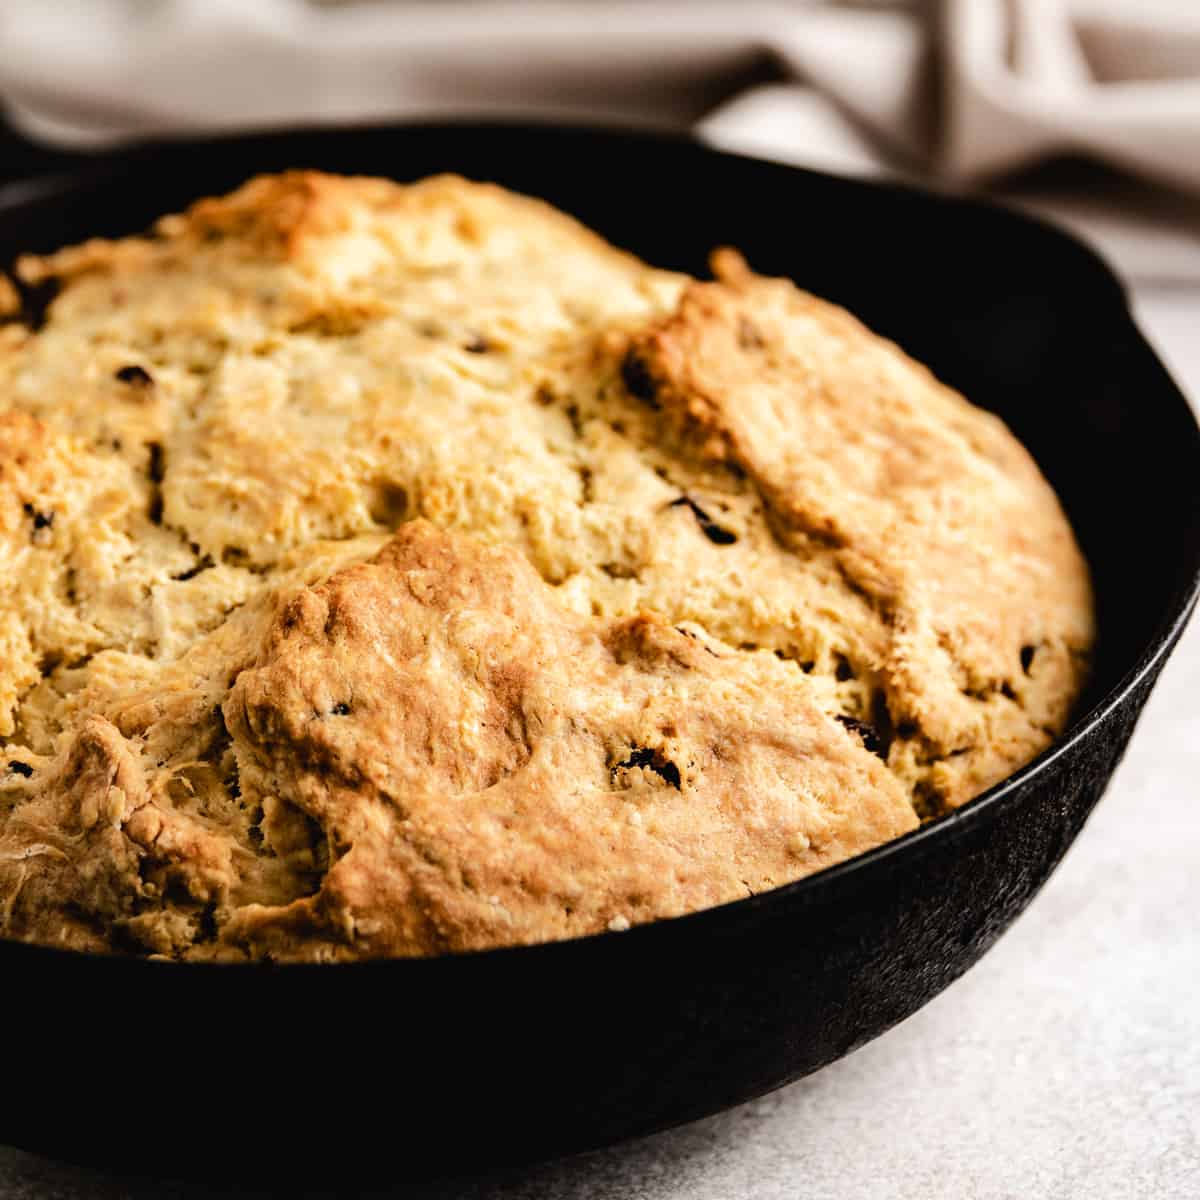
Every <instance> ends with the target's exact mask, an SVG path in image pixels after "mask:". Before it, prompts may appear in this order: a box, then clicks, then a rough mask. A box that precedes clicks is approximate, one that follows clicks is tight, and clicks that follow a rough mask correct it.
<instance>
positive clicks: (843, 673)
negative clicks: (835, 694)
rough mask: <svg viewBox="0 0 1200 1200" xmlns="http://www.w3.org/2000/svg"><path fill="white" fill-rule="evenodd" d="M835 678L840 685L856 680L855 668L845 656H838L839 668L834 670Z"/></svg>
mask: <svg viewBox="0 0 1200 1200" xmlns="http://www.w3.org/2000/svg"><path fill="white" fill-rule="evenodd" d="M833 674H834V678H835V679H836V680H837V681H838V683H845V682H846V681H847V680H848V679H856V678H857V676H856V675H855V674H854V668H853V667H852V666H851V665H850V660H849V659H848V658H847V657H846V656H845V655H844V654H839V655H838V656H837V666H836V667H835V668H834V672H833Z"/></svg>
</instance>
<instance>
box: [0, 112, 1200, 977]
mask: <svg viewBox="0 0 1200 1200" xmlns="http://www.w3.org/2000/svg"><path fill="white" fill-rule="evenodd" d="M439 131H447V132H449V131H453V132H456V133H465V132H470V131H476V132H479V133H488V134H491V135H496V136H504V135H506V134H511V135H515V136H522V135H526V136H527V135H530V134H534V135H537V134H542V135H545V134H551V135H555V134H565V135H572V134H582V135H585V136H593V137H596V136H598V137H599V138H601V139H602V140H604V141H617V140H631V139H632V140H639V141H642V142H658V143H661V144H665V145H669V146H671V147H673V148H674V149H676V150H689V151H693V152H699V153H701V154H702V155H703V156H705V157H707V158H711V159H712V160H714V161H716V162H718V163H719V162H722V161H733V162H741V163H753V164H755V165H756V166H758V167H764V166H765V167H767V168H768V169H773V170H777V171H780V172H782V173H788V174H795V175H801V176H809V177H813V178H819V179H829V178H831V177H832V178H836V179H837V180H838V181H839V182H842V183H846V184H849V185H851V186H854V187H859V188H866V189H870V190H872V191H875V192H876V193H878V194H879V195H880V196H883V195H885V194H887V193H891V194H894V195H897V194H898V195H902V196H905V197H907V198H908V199H910V200H918V201H933V202H935V203H941V204H948V205H951V206H953V207H955V208H957V209H960V210H962V209H967V210H974V211H976V212H980V213H990V214H992V215H993V216H994V215H996V214H1001V215H1002V216H1003V218H1004V219H1006V220H1008V221H1011V222H1014V223H1017V224H1023V225H1026V226H1027V227H1031V228H1036V229H1038V230H1039V231H1040V232H1041V234H1042V236H1050V237H1052V238H1055V239H1057V240H1059V241H1060V242H1066V243H1070V245H1071V246H1072V248H1073V250H1074V251H1075V252H1076V253H1077V254H1079V255H1080V256H1081V257H1082V259H1083V260H1085V261H1087V262H1088V263H1089V265H1090V267H1091V268H1092V270H1094V271H1095V272H1096V273H1097V275H1098V276H1099V277H1100V278H1101V279H1102V280H1104V282H1105V283H1106V284H1107V285H1109V287H1110V288H1111V290H1112V292H1113V299H1114V302H1115V303H1119V304H1120V305H1121V309H1122V311H1121V314H1120V315H1121V316H1122V317H1123V318H1124V320H1125V322H1127V324H1128V326H1129V330H1130V331H1131V332H1132V333H1133V335H1134V337H1135V339H1136V342H1137V344H1138V348H1139V350H1141V351H1143V352H1144V353H1146V354H1147V355H1148V356H1150V357H1151V358H1152V359H1153V360H1154V361H1155V362H1156V363H1159V365H1160V366H1162V364H1161V361H1160V360H1159V358H1158V355H1157V353H1156V352H1155V351H1154V349H1153V347H1152V346H1151V345H1150V344H1149V342H1148V341H1147V340H1146V337H1145V335H1144V334H1143V332H1142V329H1141V327H1140V325H1139V324H1138V323H1137V321H1136V320H1135V319H1134V316H1133V312H1132V310H1131V308H1130V305H1129V300H1128V294H1127V292H1126V289H1125V287H1124V284H1123V283H1122V282H1121V280H1120V279H1119V278H1118V276H1117V275H1116V273H1115V271H1114V270H1113V268H1112V267H1111V266H1110V265H1109V264H1108V263H1107V262H1106V261H1105V259H1104V258H1103V257H1102V256H1101V255H1100V254H1099V253H1098V252H1097V251H1096V250H1094V249H1093V248H1092V247H1091V246H1089V245H1088V244H1087V243H1086V242H1084V241H1082V240H1081V239H1080V238H1078V237H1076V236H1075V235H1074V234H1072V233H1069V232H1068V231H1067V230H1065V229H1063V228H1061V227H1060V226H1058V225H1056V224H1054V223H1052V222H1050V221H1048V220H1045V219H1043V218H1040V217H1036V216H1032V215H1030V214H1028V213H1025V212H1019V211H1017V210H1014V209H1012V208H1010V207H1007V206H1004V205H1000V204H997V203H995V202H992V201H989V200H986V199H980V198H976V197H964V196H953V195H948V194H946V193H944V192H939V191H936V190H932V189H929V188H925V187H921V186H918V185H914V184H910V183H905V182H896V181H892V180H888V181H876V180H866V179H859V178H855V177H853V176H831V173H829V172H824V171H819V170H814V169H811V168H807V167H800V166H793V165H790V164H783V163H778V162H772V161H771V160H766V159H761V158H756V157H754V156H752V155H747V154H739V153H736V152H732V151H728V150H723V149H719V148H717V147H714V146H712V145H710V144H708V143H707V142H705V141H703V140H702V139H700V138H698V137H695V136H693V135H691V134H687V133H680V132H676V131H672V130H668V129H664V128H659V127H656V126H653V125H650V126H644V127H643V126H639V127H636V128H620V127H617V126H613V125H608V124H605V123H603V122H590V121H586V120H579V121H572V122H564V121H555V120H546V121H539V120H530V119H521V120H509V119H505V118H503V117H501V118H495V117H492V116H482V117H481V116H476V115H471V114H465V115H463V116H461V117H451V118H447V119H444V120H422V121H412V122H405V121H400V122H397V121H381V122H369V123H360V124H354V125H349V126H346V125H317V126H306V127H284V128H266V129H258V130H244V131H240V132H237V133H233V134H223V135H200V136H197V137H195V138H190V137H185V138H174V139H170V140H163V141H158V140H151V141H145V142H140V143H138V144H136V145H134V146H132V147H131V148H128V149H125V150H119V151H116V152H113V153H108V154H101V155H98V156H95V157H91V156H89V157H87V158H84V159H82V160H81V162H80V169H78V170H70V169H68V170H61V169H60V170H57V171H55V172H53V173H52V174H50V175H47V176H41V177H37V178H33V179H25V180H17V181H14V182H11V183H5V184H0V213H3V212H4V211H5V210H6V209H8V208H10V207H14V206H23V205H26V204H28V203H30V202H31V201H35V200H36V199H37V198H38V196H39V195H48V194H55V193H59V194H61V193H63V192H70V191H77V190H79V189H80V188H81V187H86V186H87V184H88V183H89V182H92V181H96V182H99V181H101V180H103V179H105V178H107V177H109V176H111V175H112V174H113V173H114V172H118V171H120V170H122V169H129V168H130V167H136V166H137V164H138V162H139V160H140V159H144V158H147V157H148V156H150V155H153V154H154V152H155V150H156V149H161V148H174V149H180V148H186V147H189V146H193V147H201V146H209V147H219V146H220V145H221V144H222V143H226V144H230V143H235V142H236V143H246V142H254V141H264V142H285V141H287V140H290V139H299V138H306V137H311V138H318V139H319V138H325V137H336V136H337V135H338V134H339V133H345V132H353V133H367V134H370V133H379V134H386V133H388V132H394V133H398V134H401V135H403V134H404V133H418V134H422V133H423V134H436V133H437V132H439ZM1114 315H1116V314H1114ZM1162 369H1163V374H1164V377H1165V379H1166V381H1167V382H1168V383H1169V384H1170V386H1171V390H1172V391H1173V392H1174V394H1175V400H1176V401H1177V402H1178V403H1179V404H1180V405H1182V406H1183V408H1184V411H1185V413H1186V415H1187V417H1188V426H1189V435H1190V437H1191V440H1192V442H1193V445H1194V448H1195V451H1196V455H1197V459H1198V460H1200V423H1198V422H1197V417H1196V414H1195V413H1194V412H1193V410H1192V408H1191V406H1190V405H1189V404H1188V402H1187V400H1186V398H1185V396H1184V394H1183V392H1182V390H1181V389H1180V387H1179V385H1178V384H1177V383H1176V382H1175V380H1174V378H1173V376H1171V375H1170V373H1169V372H1168V371H1167V370H1166V368H1165V367H1163V368H1162ZM1198 601H1200V545H1198V546H1197V548H1196V551H1195V553H1194V555H1193V562H1192V563H1191V566H1190V571H1189V572H1188V581H1187V582H1186V583H1184V584H1181V585H1177V586H1176V588H1175V589H1174V591H1173V592H1172V594H1171V595H1170V596H1169V597H1168V599H1167V603H1166V605H1165V609H1166V613H1167V615H1166V616H1165V617H1164V618H1163V619H1162V620H1161V621H1160V622H1159V623H1158V625H1157V626H1156V627H1155V629H1154V631H1153V633H1152V634H1151V636H1150V638H1149V640H1148V641H1147V643H1146V644H1145V645H1144V647H1143V649H1142V651H1141V653H1140V655H1139V656H1138V657H1137V659H1136V660H1135V661H1134V662H1133V664H1132V665H1131V666H1130V667H1129V668H1128V669H1127V670H1126V671H1125V673H1124V674H1123V675H1122V676H1121V677H1120V679H1119V680H1118V681H1117V682H1116V683H1115V684H1114V685H1113V686H1112V687H1111V688H1110V689H1109V690H1108V691H1107V692H1106V693H1105V694H1104V695H1102V696H1100V697H1098V698H1097V699H1096V700H1095V701H1094V702H1093V703H1092V705H1091V707H1090V708H1088V709H1087V710H1086V711H1085V712H1083V713H1082V714H1079V715H1078V716H1075V717H1073V718H1072V720H1071V722H1070V724H1069V726H1068V728H1067V731H1066V732H1065V733H1064V734H1063V736H1062V737H1061V738H1059V739H1058V740H1057V741H1056V742H1054V743H1053V744H1052V745H1050V746H1048V747H1047V748H1046V749H1045V750H1043V751H1042V752H1041V753H1040V754H1039V755H1037V757H1035V758H1033V759H1031V760H1030V761H1029V762H1028V763H1026V764H1025V765H1024V766H1023V767H1021V768H1020V770H1018V771H1016V772H1014V773H1013V774H1012V775H1009V776H1008V777H1006V778H1005V779H1002V780H1001V781H1000V782H999V783H997V784H994V785H993V786H992V787H990V788H988V789H987V790H986V791H985V792H982V793H981V794H980V795H978V796H976V797H975V798H974V799H972V800H970V801H968V802H967V803H966V804H964V805H963V806H962V807H961V808H959V809H956V810H955V811H953V812H951V813H947V814H945V815H944V816H941V817H938V818H936V819H935V820H933V821H930V822H928V823H927V824H924V825H921V826H919V827H918V828H917V829H915V830H912V831H911V832H909V833H906V834H904V835H902V836H901V837H899V838H895V839H893V840H891V841H889V842H884V843H883V844H882V845H880V846H876V847H875V848H874V849H872V850H868V851H867V852H865V853H863V854H859V855H856V856H855V857H853V858H850V859H847V860H845V861H844V862H841V863H837V864H835V865H834V866H832V867H827V868H825V869H824V870H822V871H818V872H816V873H815V874H813V875H807V876H805V877H804V878H802V879H797V880H794V881H793V882H791V883H786V884H783V885H781V886H780V887H777V888H771V889H769V890H767V891H763V892H757V893H755V894H754V895H752V896H744V897H741V898H739V899H737V900H730V901H727V902H726V903H724V904H718V905H713V906H712V907H710V908H705V909H700V910H699V911H697V912H692V913H685V914H683V915H681V916H678V917H669V918H661V919H658V920H654V921H648V922H646V923H645V924H642V925H635V926H633V927H632V928H631V929H629V930H626V931H623V932H620V933H611V932H607V931H606V932H600V933H592V934H585V935H582V936H579V937H574V938H563V939H558V940H555V941H549V942H538V943H532V944H527V945H516V946H499V947H493V948H491V949H483V950H469V951H459V952H455V953H451V954H440V955H432V956H428V957H419V958H379V959H367V960H363V961H358V962H341V963H306V962H176V961H173V960H156V959H151V958H140V957H135V956H122V955H112V954H102V953H99V952H96V951H81V950H66V949H60V948H58V947H54V946H44V945H37V944H33V943H27V942H21V941H17V940H15V939H11V938H0V954H3V953H5V952H8V953H12V952H14V951H15V952H18V953H21V954H22V955H26V956H29V957H30V958H32V959H39V958H40V959H42V960H43V961H46V960H56V961H58V962H60V963H63V964H65V963H67V962H79V963H80V964H82V963H84V962H90V963H94V964H96V965H100V964H104V965H111V966H116V965H117V964H123V966H124V967H127V968H133V967H139V968H142V969H150V970H154V971H156V972H162V971H173V972H178V971H185V972H189V973H193V974H195V973H198V972H200V971H203V972H205V973H206V974H209V975H210V976H211V975H212V974H213V973H216V972H219V973H233V974H243V973H246V972H250V973H253V974H255V975H259V976H262V975H266V974H270V975H272V976H277V975H279V974H281V973H286V974H287V975H290V976H294V977H295V976H302V975H305V976H306V975H310V974H311V973H312V972H313V971H317V972H320V973H321V974H322V976H324V975H326V974H327V973H328V972H329V971H331V970H338V971H340V972H342V973H345V972H347V971H354V972H356V973H358V972H364V971H382V970H387V969H393V970H394V969H402V970H408V971H417V970H425V971H426V972H429V971H431V970H437V969H444V968H445V967H447V966H451V967H453V968H454V969H458V967H459V965H460V964H461V966H462V967H463V968H465V967H466V966H467V965H468V964H472V963H482V962H487V961H492V960H497V959H503V960H505V961H511V960H512V959H513V958H514V957H524V958H525V959H526V960H529V959H531V958H532V957H533V956H543V957H544V956H546V955H553V954H555V953H570V952H577V951H578V950H579V949H581V948H583V947H586V946H590V945H595V946H597V947H599V946H601V945H604V946H605V947H606V948H607V947H614V946H616V945H618V944H622V945H630V946H633V945H639V944H640V945H645V944H647V942H648V939H650V938H654V937H663V936H669V935H670V933H671V932H672V931H674V932H676V933H678V934H680V935H682V934H684V933H685V931H686V932H688V933H692V934H697V933H699V934H703V933H704V932H705V926H710V927H713V928H714V929H715V928H716V927H718V926H719V925H720V924H721V923H722V922H725V921H729V920H734V919H738V918H741V917H750V916H751V915H752V914H755V913H758V912H761V911H762V910H763V909H764V908H770V907H777V906H782V905H783V904H785V903H786V902H788V901H795V900H802V901H803V900H807V899H808V898H809V896H810V895H811V896H813V897H815V896H816V895H817V894H818V893H820V892H823V891H827V890H829V889H831V888H837V887H840V886H843V885H845V884H846V883H847V882H849V883H851V884H854V883H861V882H862V879H863V878H864V877H866V876H868V875H871V874H873V873H875V872H878V871H889V872H890V871H894V870H897V869H901V868H903V866H904V865H905V862H904V860H906V859H914V860H915V859H916V858H917V857H918V856H919V855H921V854H923V853H924V852H926V851H927V850H928V849H929V847H930V846H931V845H934V844H936V843H939V842H945V841H947V840H948V839H950V838H953V837H954V836H955V835H956V834H957V833H959V832H961V831H964V830H966V829H968V828H970V827H973V826H975V825H977V824H978V823H979V822H981V821H985V820H992V819H998V817H999V814H1000V809H1001V807H1002V805H1003V802H1004V801H1005V800H1006V799H1008V798H1009V797H1010V796H1011V795H1012V794H1013V793H1014V792H1017V791H1019V790H1021V789H1023V788H1024V787H1025V786H1026V785H1027V784H1028V783H1030V782H1031V781H1033V780H1034V779H1035V778H1036V777H1037V776H1038V775H1041V774H1042V773H1043V772H1045V771H1048V770H1050V769H1051V768H1052V767H1053V765H1054V764H1055V763H1056V762H1057V761H1058V759H1060V758H1061V757H1063V756H1064V755H1067V754H1069V753H1071V752H1072V751H1074V750H1075V749H1076V748H1077V747H1078V746H1079V744H1080V743H1082V742H1084V741H1086V740H1087V739H1088V738H1089V737H1090V736H1091V735H1093V734H1094V733H1095V732H1096V731H1097V729H1098V728H1099V726H1100V725H1101V724H1103V722H1104V721H1105V720H1106V719H1107V718H1108V717H1109V716H1110V715H1111V714H1112V713H1113V712H1114V711H1115V710H1116V709H1117V708H1119V707H1120V706H1121V705H1122V704H1123V703H1124V702H1125V701H1126V700H1127V698H1128V697H1129V695H1130V693H1132V692H1133V691H1135V690H1136V689H1137V688H1138V686H1139V685H1140V684H1142V682H1143V681H1144V680H1145V679H1146V678H1147V677H1148V676H1150V677H1153V676H1154V675H1155V674H1156V673H1157V671H1158V669H1159V668H1160V666H1161V664H1162V662H1163V660H1164V659H1165V658H1166V657H1167V655H1169V654H1170V653H1171V651H1172V650H1173V649H1174V647H1175V644H1176V643H1177V642H1178V641H1179V638H1180V637H1181V636H1182V634H1183V631H1184V629H1185V627H1186V626H1187V623H1188V620H1189V619H1190V618H1191V616H1192V614H1193V612H1194V610H1195V609H1196V607H1197V603H1198Z"/></svg>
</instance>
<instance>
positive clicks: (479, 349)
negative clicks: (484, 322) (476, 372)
mask: <svg viewBox="0 0 1200 1200" xmlns="http://www.w3.org/2000/svg"><path fill="white" fill-rule="evenodd" d="M491 348H492V343H491V342H489V341H488V340H487V338H485V337H484V336H483V334H481V333H477V334H474V335H473V336H472V337H471V339H470V341H468V342H467V343H466V344H465V345H464V346H463V349H464V350H465V351H466V352H467V353H468V354H486V353H487V352H488V351H489V350H490V349H491Z"/></svg>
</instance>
